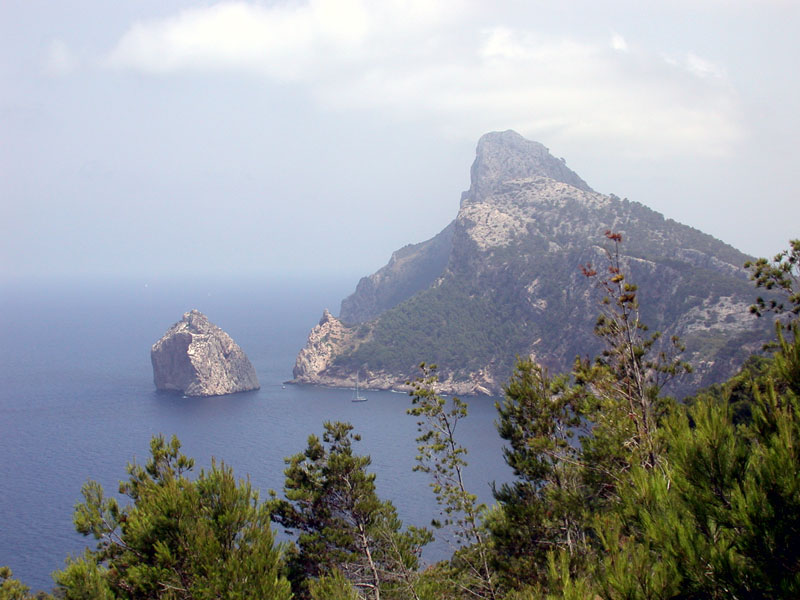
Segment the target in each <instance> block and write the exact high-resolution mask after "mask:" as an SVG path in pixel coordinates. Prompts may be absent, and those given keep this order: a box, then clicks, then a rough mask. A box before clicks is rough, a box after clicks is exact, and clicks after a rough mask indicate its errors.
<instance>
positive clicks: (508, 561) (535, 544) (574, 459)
mask: <svg viewBox="0 0 800 600" xmlns="http://www.w3.org/2000/svg"><path fill="white" fill-rule="evenodd" d="M566 384H567V380H566V378H564V377H560V378H558V379H556V380H550V379H549V378H548V377H547V374H546V373H545V372H544V370H543V369H542V368H541V367H539V366H538V365H536V364H535V363H534V362H533V361H532V360H530V359H523V360H519V361H518V363H517V368H516V371H515V372H514V375H513V376H512V377H511V380H510V382H509V383H508V385H507V386H506V388H505V400H503V402H502V403H498V404H497V410H498V414H499V417H500V418H499V421H498V423H497V429H498V432H499V433H500V437H501V438H503V439H504V440H506V441H507V442H508V444H509V446H508V447H506V448H504V450H503V454H504V456H505V460H506V463H508V465H509V466H510V467H511V468H512V469H513V472H514V475H515V476H516V480H515V481H514V482H512V483H510V484H504V485H503V486H501V487H500V488H499V489H496V490H495V498H496V499H497V500H498V502H499V503H500V505H501V506H502V507H503V510H502V511H497V512H495V513H494V514H493V515H492V517H490V518H489V519H488V524H489V528H490V530H491V532H492V535H493V538H494V545H495V554H496V560H497V562H498V565H497V567H498V570H499V571H500V572H501V573H502V575H503V578H504V581H505V583H506V585H507V586H510V587H518V586H519V585H520V584H521V583H528V584H534V583H541V582H542V581H543V580H544V579H545V578H546V577H547V570H546V569H545V565H546V564H547V557H548V554H549V553H551V552H553V551H554V550H558V549H564V550H566V554H565V556H567V557H569V559H570V560H571V561H572V562H573V563H575V564H577V563H580V562H581V561H582V560H583V559H584V558H585V555H586V551H587V547H586V540H585V535H584V527H583V524H582V518H583V514H582V502H583V500H584V497H583V493H584V489H583V486H582V481H581V475H580V469H579V468H578V467H579V466H580V465H581V461H582V458H581V453H580V449H579V446H578V444H577V443H576V437H577V436H578V435H579V434H580V433H583V435H586V434H588V430H586V428H585V427H584V425H585V422H584V421H583V420H582V419H581V416H580V411H579V408H580V407H579V406H576V404H575V400H576V398H577V397H576V396H575V395H574V394H568V393H566V392H567V389H566ZM573 567H574V565H573Z"/></svg>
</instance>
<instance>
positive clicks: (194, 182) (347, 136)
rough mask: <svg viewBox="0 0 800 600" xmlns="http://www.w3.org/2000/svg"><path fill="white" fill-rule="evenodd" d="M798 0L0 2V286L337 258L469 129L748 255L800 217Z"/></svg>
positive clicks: (328, 266) (354, 255)
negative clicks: (498, 133)
mask: <svg viewBox="0 0 800 600" xmlns="http://www.w3.org/2000/svg"><path fill="white" fill-rule="evenodd" d="M798 31H800V2H797V1H794V0H792V1H790V0H757V1H756V0H753V1H746V0H725V1H723V0H692V1H687V0H671V1H670V2H655V1H648V0H635V1H634V0H631V1H622V0H620V1H617V2H603V1H598V0H578V1H572V2H571V1H564V2H552V1H547V2H544V1H540V0H525V1H522V0H495V1H493V2H488V1H473V0H443V1H440V2H436V1H433V0H408V1H405V2H401V1H395V0H388V1H380V0H292V1H284V0H277V1H256V0H238V1H223V2H210V1H203V0H201V1H185V0H135V1H134V0H128V1H122V0H120V1H115V2H108V0H76V1H71V2H53V1H52V0H2V2H0V282H2V281H11V280H16V279H20V278H34V279H42V280H48V279H65V278H66V279H73V278H75V279H77V278H83V277H93V278H101V279H102V278H112V277H118V276H125V277H132V278H135V279H138V280H141V281H144V282H146V281H148V280H150V279H157V278H170V277H177V276H185V275H190V276H198V277H216V276H220V275H225V276H229V275H233V276H237V275H241V276H248V277H265V278H267V277H275V276H298V277H301V276H305V277H315V276H321V275H326V276H328V277H343V278H346V277H350V278H355V279H354V283H355V281H357V278H358V276H361V275H366V274H369V273H371V272H373V271H375V270H376V269H378V268H379V267H381V266H382V265H383V264H385V263H386V261H387V260H388V259H389V257H390V255H391V253H392V251H394V250H396V249H398V248H400V247H402V246H404V245H405V244H408V243H415V242H419V241H422V240H424V239H428V238H430V237H432V236H433V235H435V234H436V233H437V232H438V231H440V230H441V229H442V228H444V227H445V226H446V225H447V223H449V222H450V221H451V220H452V219H453V218H454V217H455V216H456V213H457V211H458V205H459V199H460V194H461V192H462V191H463V190H466V189H467V188H468V187H469V167H470V165H471V163H472V160H473V159H474V153H475V145H476V143H477V140H478V138H479V137H480V136H481V135H482V134H484V133H486V132H488V131H495V130H506V129H514V130H516V131H518V132H519V133H521V134H522V135H524V136H525V137H527V138H529V139H534V140H536V141H539V142H541V143H543V144H544V145H545V146H547V147H548V148H550V150H551V152H552V153H553V154H554V155H555V156H558V157H563V158H564V159H566V162H567V165H568V166H570V167H571V168H572V169H573V170H575V171H576V172H577V173H578V174H579V175H580V176H581V177H582V178H583V179H584V180H586V181H587V182H588V183H589V185H590V186H592V187H593V188H594V189H595V190H597V191H599V192H602V193H615V194H617V195H618V196H620V197H627V198H629V199H630V200H635V201H638V202H641V203H643V204H646V205H648V206H650V207H651V208H653V209H655V210H657V211H659V212H661V213H663V214H664V215H665V216H667V217H669V218H673V219H675V220H677V221H680V222H682V223H685V224H687V225H691V226H693V227H696V228H698V229H700V230H702V231H705V232H706V233H710V234H712V235H714V236H715V237H717V238H719V239H722V240H723V241H725V242H728V243H730V244H732V245H733V246H735V247H737V248H739V249H740V250H743V251H744V252H746V253H748V254H752V255H756V256H772V255H773V254H775V253H776V252H778V251H779V250H781V249H782V248H784V247H786V246H787V241H788V240H789V239H793V238H797V237H800V227H798V224H800V177H798V171H800V144H798V142H797V140H798V139H800V119H799V118H798V109H800V79H799V78H798V77H797V68H796V61H797V57H798V56H800V39H799V38H800V36H798Z"/></svg>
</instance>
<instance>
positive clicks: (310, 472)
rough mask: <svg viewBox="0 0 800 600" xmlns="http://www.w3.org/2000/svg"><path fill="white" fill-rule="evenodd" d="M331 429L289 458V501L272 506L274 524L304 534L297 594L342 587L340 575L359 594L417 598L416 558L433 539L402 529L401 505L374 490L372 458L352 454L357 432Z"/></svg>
mask: <svg viewBox="0 0 800 600" xmlns="http://www.w3.org/2000/svg"><path fill="white" fill-rule="evenodd" d="M324 427H325V432H324V434H323V436H322V439H320V438H318V437H317V436H315V435H311V436H309V438H308V446H307V447H306V449H305V451H304V452H302V453H300V454H296V455H294V456H291V457H289V458H287V459H286V462H287V464H288V467H287V468H286V470H285V471H284V473H285V475H286V479H285V483H284V495H285V497H286V499H279V498H277V496H276V495H275V494H274V492H273V496H274V498H273V501H272V502H271V507H272V510H273V516H272V518H273V520H274V521H275V522H277V523H279V524H280V525H282V526H283V527H285V528H286V530H287V531H288V532H289V533H294V534H297V540H296V543H297V551H296V552H295V553H294V554H293V555H292V556H291V557H290V561H289V562H290V569H291V571H292V579H293V584H294V588H295V591H296V593H297V594H298V595H300V596H301V597H307V596H309V594H310V593H311V592H313V593H315V594H319V593H320V592H319V590H320V589H326V588H325V586H326V585H334V584H335V585H337V586H338V587H339V588H341V585H340V583H341V582H339V583H336V582H337V581H338V579H337V577H339V576H341V577H344V578H345V579H346V580H347V581H349V582H350V584H351V585H352V586H353V587H354V588H355V590H356V591H357V592H358V594H359V596H360V597H366V598H374V599H375V600H379V599H380V598H381V597H382V596H384V597H392V596H398V595H399V597H416V593H415V591H414V582H415V571H416V569H417V557H418V555H419V552H420V549H421V547H422V546H423V545H424V544H425V543H427V542H428V541H429V540H430V536H429V534H428V533H427V532H426V531H424V530H417V529H414V528H409V529H408V530H407V531H401V529H402V523H401V522H400V520H399V519H398V518H397V511H396V510H395V508H394V506H393V505H392V504H391V502H387V501H382V500H380V499H379V498H378V496H377V493H376V492H375V475H374V473H368V472H367V470H366V469H367V467H368V466H369V464H370V458H369V456H358V455H356V454H354V453H353V447H352V444H353V442H357V441H358V440H359V439H360V437H359V436H358V435H357V434H354V433H352V429H353V427H352V426H351V425H350V424H349V423H340V422H334V423H330V422H327V423H325V424H324ZM337 574H338V575H337ZM330 578H333V579H330ZM317 579H320V580H321V581H320V583H316V584H314V585H313V586H310V585H309V581H310V580H317ZM326 582H327V583H326ZM314 590H317V591H314Z"/></svg>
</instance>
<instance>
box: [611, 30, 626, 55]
mask: <svg viewBox="0 0 800 600" xmlns="http://www.w3.org/2000/svg"><path fill="white" fill-rule="evenodd" d="M611 47H612V48H613V49H614V50H619V51H620V52H627V51H628V42H626V41H625V38H624V37H622V36H621V35H620V34H618V33H615V34H613V35H612V36H611Z"/></svg>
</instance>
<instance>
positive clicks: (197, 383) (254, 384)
mask: <svg viewBox="0 0 800 600" xmlns="http://www.w3.org/2000/svg"><path fill="white" fill-rule="evenodd" d="M150 360H151V362H152V363H153V380H154V382H155V384H156V388H157V389H159V390H168V391H176V392H182V393H183V394H185V395H187V396H220V395H222V394H233V393H236V392H247V391H250V390H257V389H258V388H259V387H260V386H259V383H258V377H257V376H256V370H255V369H254V368H253V365H252V364H251V363H250V360H249V359H248V358H247V356H246V355H245V353H244V352H243V351H242V349H241V348H240V347H239V346H238V345H237V344H236V342H234V341H233V339H231V336H229V335H228V334H227V333H225V332H224V331H223V330H222V329H220V328H219V327H217V326H216V325H214V324H213V323H211V322H210V321H209V320H208V318H207V317H206V316H205V315H204V314H202V313H201V312H200V311H198V310H192V311H190V312H187V313H186V314H184V315H183V319H181V320H180V321H178V322H177V323H175V324H174V325H173V326H172V327H170V328H169V329H168V330H167V332H166V333H165V334H164V337H162V338H161V339H160V340H158V341H157V342H156V343H155V344H153V348H152V350H151V351H150Z"/></svg>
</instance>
